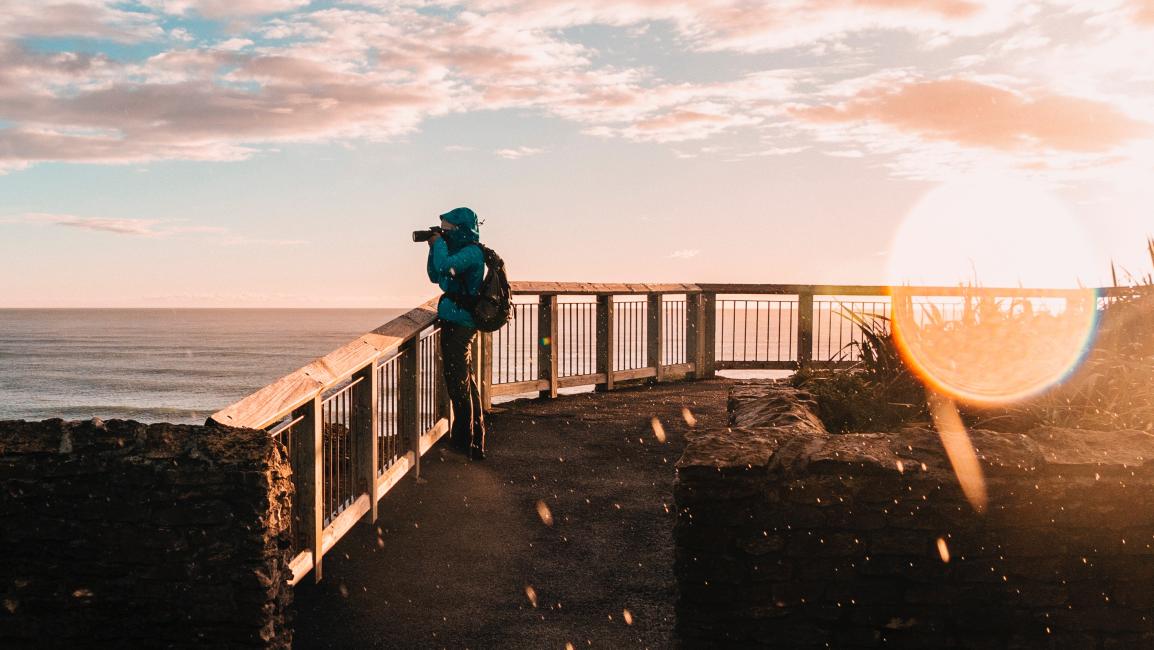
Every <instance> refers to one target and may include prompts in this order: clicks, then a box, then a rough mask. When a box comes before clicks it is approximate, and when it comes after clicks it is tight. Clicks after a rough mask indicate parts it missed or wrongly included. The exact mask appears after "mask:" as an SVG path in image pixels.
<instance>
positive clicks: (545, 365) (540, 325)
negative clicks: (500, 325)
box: [537, 295, 557, 399]
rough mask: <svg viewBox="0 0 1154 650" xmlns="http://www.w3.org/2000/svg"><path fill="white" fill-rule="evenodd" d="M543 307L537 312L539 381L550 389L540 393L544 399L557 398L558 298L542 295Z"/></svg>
mask: <svg viewBox="0 0 1154 650" xmlns="http://www.w3.org/2000/svg"><path fill="white" fill-rule="evenodd" d="M540 300H541V306H540V308H539V309H538V310H537V336H538V337H539V339H538V341H537V359H538V361H539V363H538V364H537V366H538V377H537V378H538V379H544V380H546V381H548V382H549V387H548V388H546V389H545V390H542V391H540V396H541V397H542V398H545V397H548V398H550V399H552V398H555V397H557V296H556V295H542V296H541V298H540Z"/></svg>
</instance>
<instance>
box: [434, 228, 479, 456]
mask: <svg viewBox="0 0 1154 650" xmlns="http://www.w3.org/2000/svg"><path fill="white" fill-rule="evenodd" d="M441 229H442V230H443V231H444V236H440V235H434V236H433V237H432V238H431V239H429V262H428V265H427V266H428V271H429V280H431V281H433V282H435V283H436V284H437V285H439V286H440V287H441V290H442V291H444V292H445V293H444V295H442V296H441V300H440V302H439V303H437V321H438V324H439V325H440V328H441V357H442V358H443V359H444V364H445V385H446V387H447V388H448V391H449V399H450V400H452V402H453V426H452V429H451V430H450V431H449V444H450V445H451V446H452V447H453V448H455V449H458V450H460V451H462V452H465V453H466V454H467V455H468V456H469V458H471V459H473V460H483V459H484V458H485V417H484V413H483V412H482V410H481V392H480V389H479V388H478V386H477V380H476V378H475V377H474V376H473V364H472V345H473V341H474V340H475V339H476V337H477V326H476V325H475V324H474V322H473V316H472V315H471V314H470V313H469V310H468V309H467V308H466V307H465V306H464V305H463V304H462V303H463V302H466V299H465V298H462V296H475V295H477V294H478V293H480V289H481V280H483V279H484V277H485V256H484V254H483V253H482V252H481V247H480V246H473V245H472V244H474V243H477V242H480V240H481V233H480V230H479V228H478V225H477V215H476V213H474V212H473V211H472V210H470V209H469V208H457V209H455V210H451V211H449V212H446V213H445V214H442V215H441Z"/></svg>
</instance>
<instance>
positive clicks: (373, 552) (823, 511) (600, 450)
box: [0, 282, 1154, 648]
mask: <svg viewBox="0 0 1154 650" xmlns="http://www.w3.org/2000/svg"><path fill="white" fill-rule="evenodd" d="M513 290H514V294H515V298H516V299H515V309H514V312H515V318H514V319H513V320H512V321H510V322H509V323H508V324H507V325H506V326H505V327H503V328H502V329H500V330H498V331H497V332H494V333H492V334H483V335H481V336H479V337H478V338H477V341H476V344H475V347H474V349H473V362H474V364H475V367H474V370H475V372H476V375H477V377H479V379H480V384H481V391H482V401H483V402H484V403H485V406H486V409H487V411H488V413H487V415H486V421H487V424H488V430H489V433H488V438H489V439H488V446H489V450H490V452H491V453H490V454H489V457H488V459H487V460H485V461H481V462H470V461H467V460H465V458H464V457H463V456H461V455H459V454H457V453H454V452H452V451H450V450H449V449H448V446H447V445H444V444H438V442H439V441H440V439H441V438H442V437H444V435H445V433H446V432H447V431H448V430H449V425H450V420H451V418H452V417H453V414H452V413H451V407H450V404H449V401H448V399H447V395H446V391H445V389H444V385H443V380H442V367H441V365H442V362H441V359H440V358H439V354H438V351H439V345H438V343H439V336H440V331H439V329H438V327H437V322H436V301H435V300H430V301H428V302H426V303H425V304H423V305H421V306H419V307H417V308H415V309H413V310H410V311H409V312H408V313H406V314H404V315H402V316H400V317H398V318H395V319H393V320H392V321H390V322H388V323H385V324H383V325H382V326H380V327H378V328H377V329H375V330H373V331H372V332H369V333H366V334H365V335H363V336H361V337H360V338H358V339H356V340H355V341H352V342H350V343H348V344H346V345H344V346H342V347H340V348H339V349H337V350H335V351H333V352H332V353H330V354H328V355H326V356H324V357H321V358H318V359H316V360H314V361H313V362H311V363H309V364H308V365H306V366H304V367H302V368H300V369H299V370H297V371H295V372H293V373H290V374H288V375H286V376H284V377H282V378H281V379H279V380H277V381H275V382H274V383H272V384H270V385H268V386H266V387H264V388H262V389H260V390H258V391H256V392H255V393H253V394H252V395H250V396H248V397H246V398H244V399H242V400H241V401H239V402H237V403H235V404H232V405H230V406H227V407H225V408H224V409H222V410H220V411H218V412H217V413H215V414H213V415H212V416H211V417H210V418H209V420H208V422H206V424H205V426H201V427H192V426H176V425H167V424H155V425H147V426H146V425H142V424H139V423H135V422H129V421H117V420H113V421H109V422H108V423H104V422H101V421H98V420H93V421H91V422H63V421H60V420H48V421H44V422H41V423H24V422H15V423H6V424H10V425H12V426H11V428H10V430H9V431H8V432H7V435H6V437H4V438H2V439H0V461H2V467H3V468H4V469H5V471H6V472H7V476H6V479H5V480H6V483H5V484H6V485H8V486H9V487H8V495H9V499H8V501H7V502H4V503H2V504H0V505H3V506H4V508H5V509H6V510H5V512H9V513H15V515H14V516H16V517H18V518H20V519H21V520H22V521H25V522H26V524H24V525H20V526H16V527H13V528H11V529H9V530H8V532H7V533H6V535H7V537H0V542H3V545H2V546H0V547H2V548H7V549H10V551H11V553H12V554H13V556H14V557H16V558H17V560H16V561H14V562H13V563H11V564H10V566H8V567H7V568H6V571H7V573H6V574H5V576H0V577H5V578H6V580H7V581H8V582H9V583H10V584H11V585H12V586H11V587H10V589H9V592H8V595H7V596H6V598H5V600H4V603H5V607H6V610H7V612H8V616H9V618H8V619H0V622H3V621H4V620H7V621H11V622H12V624H11V625H9V626H8V627H0V641H11V642H12V643H13V647H24V646H29V647H32V646H34V645H35V642H34V641H32V642H30V641H29V640H30V639H45V638H50V639H54V640H57V641H60V642H61V643H65V642H67V643H74V642H78V640H82V639H89V640H101V639H103V640H105V641H107V642H109V643H127V642H130V641H132V640H137V641H139V640H140V639H150V640H153V641H157V640H161V639H162V638H163V639H168V641H171V642H173V643H176V644H177V645H179V644H180V643H181V642H183V641H187V640H188V639H190V638H192V637H188V636H187V635H184V634H183V633H181V632H180V631H179V630H178V627H179V626H178V625H177V624H178V623H179V624H180V625H183V626H187V627H189V629H195V630H196V631H195V635H194V636H195V638H198V639H215V640H217V641H220V642H222V643H228V644H237V645H252V646H259V647H270V648H272V647H277V648H279V647H287V646H288V645H289V644H290V643H293V644H294V645H296V647H303V648H313V647H317V648H324V647H332V648H338V647H382V648H387V647H413V648H439V647H452V648H457V647H478V648H479V647H555V648H569V647H570V646H571V647H572V648H581V647H612V648H621V647H643V648H645V647H648V648H658V647H669V646H671V645H678V644H680V645H682V646H683V647H711V648H712V647H732V648H745V647H772V646H774V644H778V643H779V637H780V638H785V639H788V640H789V641H788V642H784V641H781V643H786V644H787V645H792V646H796V647H825V646H826V644H829V643H835V642H836V644H838V645H842V646H846V647H851V646H852V647H875V646H877V645H878V644H889V645H890V646H892V647H923V646H924V645H925V644H926V643H931V644H938V643H939V642H944V643H946V645H940V646H938V647H970V645H969V644H971V643H979V642H980V643H982V644H986V645H990V647H1033V646H1031V644H1032V643H1036V642H1039V640H1043V639H1046V638H1048V637H1049V636H1050V635H1051V634H1054V635H1056V636H1055V637H1054V638H1055V639H1058V638H1059V637H1060V638H1061V639H1062V640H1063V641H1062V643H1065V642H1069V643H1074V644H1077V643H1080V642H1082V641H1086V640H1087V639H1089V640H1090V641H1089V643H1090V645H1088V646H1086V647H1101V642H1106V641H1109V642H1120V643H1123V644H1124V647H1150V645H1147V644H1154V618H1152V617H1151V612H1152V611H1154V600H1150V599H1149V598H1148V595H1147V592H1148V591H1149V590H1148V589H1147V588H1146V587H1145V586H1144V585H1145V584H1147V583H1148V580H1150V579H1154V570H1150V565H1149V564H1148V563H1146V562H1145V561H1144V560H1145V558H1146V557H1147V556H1148V555H1150V554H1151V553H1154V551H1147V550H1146V549H1150V548H1151V543H1148V542H1147V540H1150V539H1154V507H1149V508H1147V507H1137V508H1135V507H1131V506H1132V505H1133V504H1138V505H1139V506H1143V505H1145V504H1147V501H1148V500H1147V499H1146V496H1145V495H1146V494H1147V492H1148V490H1147V489H1146V488H1148V487H1149V486H1152V485H1154V474H1151V472H1150V471H1149V470H1148V469H1146V464H1147V460H1146V459H1148V458H1154V443H1152V442H1151V441H1150V440H1149V438H1150V436H1149V433H1147V432H1145V431H1104V432H1092V433H1093V435H1089V434H1086V433H1084V432H1083V433H1079V432H1076V431H1075V432H1073V433H1072V432H1071V431H1072V430H1060V429H1053V428H1051V429H1039V430H1029V431H1009V432H994V431H979V430H975V431H974V432H973V436H975V437H974V440H976V441H977V442H976V443H975V445H974V446H975V448H980V449H981V457H980V458H975V459H974V464H975V465H980V466H981V467H983V468H985V471H986V473H987V477H986V478H987V481H986V485H985V486H984V487H983V497H982V499H983V501H982V502H981V503H976V502H975V501H972V500H968V498H969V496H970V495H968V494H967V495H965V496H963V494H962V492H961V491H960V488H959V482H958V478H957V477H955V474H954V472H953V470H952V469H951V465H952V463H953V458H952V457H951V458H950V459H947V458H946V456H945V454H944V452H943V449H942V443H941V441H939V440H938V438H937V434H936V433H935V432H934V431H932V430H931V429H929V428H926V427H924V426H923V427H920V428H919V427H918V426H911V427H909V428H904V429H900V430H899V429H894V430H883V431H880V432H874V431H875V430H873V429H870V430H868V431H865V432H862V431H858V432H856V433H847V434H845V435H831V434H830V431H827V430H826V429H825V428H824V425H823V424H822V423H821V422H820V420H819V418H818V417H817V416H816V415H815V414H814V413H813V412H811V411H810V410H809V409H810V408H811V407H814V405H815V402H814V401H813V398H812V396H809V395H808V394H802V393H798V391H796V390H794V389H792V388H789V387H787V386H784V385H782V384H775V385H768V384H764V383H763V384H761V385H755V386H747V387H742V388H741V390H736V391H735V390H734V379H733V378H732V377H730V378H726V377H723V376H721V375H719V373H725V372H729V373H731V374H733V373H741V372H745V373H749V372H759V373H761V374H762V375H766V374H768V373H777V375H778V376H781V375H783V374H786V373H788V372H789V371H792V370H799V369H830V370H837V369H843V368H848V367H850V366H853V365H854V364H857V363H859V362H861V360H862V355H863V351H864V350H865V349H866V348H865V347H864V346H863V343H864V341H863V337H864V336H865V334H863V327H862V324H863V323H867V322H870V323H874V324H876V325H877V326H878V327H879V328H881V329H883V330H884V329H887V328H888V327H889V324H890V322H891V319H892V318H894V317H895V313H896V314H902V315H904V317H907V318H911V319H912V321H911V322H915V323H920V322H921V321H922V320H923V319H925V320H933V321H934V322H935V323H939V324H940V323H942V322H950V321H957V322H958V323H964V322H972V321H973V319H974V318H975V316H974V313H975V310H976V309H978V308H987V309H988V308H997V309H1003V308H1005V309H1008V313H1010V314H1011V316H1012V315H1013V314H1014V313H1019V314H1029V315H1030V316H1029V318H1033V317H1034V316H1033V315H1034V314H1042V315H1043V317H1042V318H1043V320H1046V319H1048V318H1049V315H1051V314H1057V313H1063V312H1066V313H1068V314H1072V315H1075V316H1078V317H1079V318H1080V319H1081V320H1084V321H1086V322H1093V321H1094V317H1095V316H1096V315H1097V314H1098V313H1100V311H1101V309H1102V308H1103V307H1104V306H1107V305H1112V304H1115V303H1118V302H1124V301H1126V300H1129V299H1130V298H1131V297H1132V296H1135V295H1139V294H1143V295H1144V293H1148V291H1147V290H1145V289H1129V288H1111V289H1079V290H1060V289H1026V288H972V287H878V286H816V285H751V284H654V285H646V284H583V283H582V284H575V283H537V282H531V283H528V282H527V283H514V286H513ZM982 305H985V307H982ZM999 305H1000V306H999ZM1079 343H1082V341H1079ZM897 365H900V363H899V364H897ZM838 377H846V375H838ZM566 393H570V394H566ZM922 394H923V395H924V391H923V393H922ZM918 400H920V398H916V399H915V400H914V401H918ZM777 409H782V410H781V413H780V414H784V416H785V417H777V416H775V415H774V412H775V410H777ZM780 414H779V415H780ZM967 445H968V443H967ZM971 453H976V452H973V451H971ZM1152 466H1154V465H1152ZM1103 477H1104V480H1103ZM1042 487H1045V488H1046V489H1045V490H1043V489H1042ZM987 492H988V497H989V503H990V504H995V506H996V507H991V508H989V509H988V510H987V507H986V506H987V504H986V501H984V499H985V498H986V494H987ZM1120 504H1127V505H1126V506H1121V505H1120ZM1087 522H1088V523H1087ZM1055 535H1056V536H1057V537H1058V538H1060V539H1062V540H1063V542H1062V543H1061V544H1049V543H1040V540H1046V539H1050V538H1053V537H1054V536H1055ZM1119 540H1120V541H1119ZM1123 547H1124V548H1123ZM45 549H50V550H51V553H52V555H51V556H50V557H48V556H43V553H44V550H45ZM1006 549H1011V550H1012V551H1013V552H1007V551H1006ZM42 556H43V557H42ZM951 558H953V559H952V560H951ZM951 562H952V563H951ZM991 575H993V576H994V577H995V578H996V577H1000V578H1001V580H1000V581H998V580H992V579H991V577H990V576H991ZM77 576H80V577H77ZM1142 581H1146V582H1142ZM1100 593H1107V594H1108V595H1109V599H1108V600H1107V601H1106V603H1105V604H1101V603H1098V602H1097V601H1096V600H1095V599H1096V598H1098V596H1097V594H1100ZM941 594H947V595H945V596H943V595H941ZM293 601H295V604H294V605H292V606H289V603H290V602H293ZM958 603H961V604H962V605H961V606H955V605H957V604H958ZM1072 603H1077V604H1078V605H1079V606H1084V607H1085V608H1087V609H1086V611H1087V612H1088V615H1087V616H1086V617H1080V616H1076V614H1078V612H1072V611H1071V610H1070V608H1069V607H1067V605H1069V604H1072ZM112 611H115V612H136V616H137V617H138V619H139V620H137V622H136V623H134V622H133V621H134V620H135V619H133V617H132V616H127V617H125V616H119V617H118V618H116V619H115V621H114V624H113V623H110V622H109V621H110V620H112V619H110V618H109V615H108V612H112ZM46 612H47V613H51V616H47V617H46V615H45V613H46ZM0 616H2V614H0ZM61 620H66V621H67V623H66V624H63V625H61V626H58V627H57V626H54V623H51V622H50V621H53V622H54V621H61ZM977 623H981V624H980V625H977ZM158 635H160V636H158ZM780 635H784V636H780ZM29 643H31V645H29ZM1015 643H1017V644H1018V645H1014V644H1015ZM1062 643H1059V645H1062ZM950 644H953V645H950ZM1007 644H1008V645H1007ZM1023 644H1024V645H1023ZM1126 644H1129V645H1126ZM1135 644H1137V645H1135ZM1063 647H1064V646H1063Z"/></svg>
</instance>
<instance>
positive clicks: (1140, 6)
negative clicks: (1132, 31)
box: [1130, 0, 1154, 26]
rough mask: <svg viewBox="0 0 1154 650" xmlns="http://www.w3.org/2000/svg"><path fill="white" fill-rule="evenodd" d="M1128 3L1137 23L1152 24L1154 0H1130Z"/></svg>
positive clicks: (1153, 20) (1153, 23) (1153, 21)
mask: <svg viewBox="0 0 1154 650" xmlns="http://www.w3.org/2000/svg"><path fill="white" fill-rule="evenodd" d="M1130 4H1131V5H1132V7H1133V10H1134V20H1135V21H1136V22H1137V23H1138V24H1139V25H1144V26H1154V0H1130Z"/></svg>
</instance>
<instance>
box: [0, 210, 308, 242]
mask: <svg viewBox="0 0 1154 650" xmlns="http://www.w3.org/2000/svg"><path fill="white" fill-rule="evenodd" d="M0 223H10V224H11V223H33V224H36V223H39V224H50V225H54V226H62V227H64V228H77V229H80V230H90V231H94V232H102V233H111V234H114V235H127V236H130V237H145V238H162V237H164V238H171V237H179V236H184V235H201V236H205V237H210V238H211V239H212V240H214V241H215V242H216V243H217V244H220V245H221V246H298V245H302V244H307V243H308V242H307V241H305V240H301V239H268V238H260V237H250V236H247V235H242V234H238V233H236V232H234V231H233V230H232V229H231V228H227V227H224V226H195V225H194V226H182V225H173V224H175V223H178V222H174V221H171V220H163V219H120V218H104V217H80V216H76V215H71V214H49V213H41V212H34V213H28V214H24V215H20V216H18V217H9V218H6V219H0Z"/></svg>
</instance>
